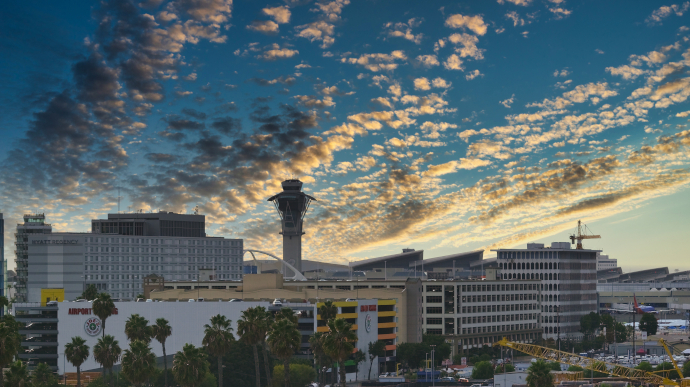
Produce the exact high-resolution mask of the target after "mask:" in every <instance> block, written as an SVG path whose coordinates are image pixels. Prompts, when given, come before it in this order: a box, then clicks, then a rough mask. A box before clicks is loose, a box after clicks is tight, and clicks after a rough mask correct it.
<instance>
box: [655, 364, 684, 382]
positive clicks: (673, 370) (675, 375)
mask: <svg viewBox="0 0 690 387" xmlns="http://www.w3.org/2000/svg"><path fill="white" fill-rule="evenodd" d="M654 371H656V372H657V373H660V372H659V371H670V372H669V373H668V378H669V379H680V376H679V375H678V371H676V367H674V366H673V364H672V363H670V362H667V361H665V362H663V363H661V364H659V365H658V366H656V369H655V370H654Z"/></svg>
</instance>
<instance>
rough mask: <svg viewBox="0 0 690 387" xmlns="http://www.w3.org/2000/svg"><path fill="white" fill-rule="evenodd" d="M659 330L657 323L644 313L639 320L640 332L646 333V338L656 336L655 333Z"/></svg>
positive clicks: (648, 314)
mask: <svg viewBox="0 0 690 387" xmlns="http://www.w3.org/2000/svg"><path fill="white" fill-rule="evenodd" d="M658 329H659V322H658V321H656V318H655V317H654V315H653V314H651V313H645V314H643V315H642V318H641V319H640V331H645V332H647V335H648V336H652V335H656V331H657V330H658Z"/></svg>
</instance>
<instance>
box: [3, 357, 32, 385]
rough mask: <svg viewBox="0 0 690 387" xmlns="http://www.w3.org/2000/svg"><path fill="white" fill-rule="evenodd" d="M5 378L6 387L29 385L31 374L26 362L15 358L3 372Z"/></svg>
mask: <svg viewBox="0 0 690 387" xmlns="http://www.w3.org/2000/svg"><path fill="white" fill-rule="evenodd" d="M5 379H7V387H27V386H29V385H30V380H31V376H30V375H29V369H28V368H27V367H26V364H25V363H24V362H22V361H21V360H17V361H15V362H14V363H12V364H11V365H10V369H9V370H7V372H5Z"/></svg>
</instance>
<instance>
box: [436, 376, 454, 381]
mask: <svg viewBox="0 0 690 387" xmlns="http://www.w3.org/2000/svg"><path fill="white" fill-rule="evenodd" d="M439 380H440V381H442V382H454V381H455V379H454V378H452V377H450V376H446V377H443V378H440V379H439Z"/></svg>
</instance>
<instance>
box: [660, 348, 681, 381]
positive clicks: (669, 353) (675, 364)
mask: <svg viewBox="0 0 690 387" xmlns="http://www.w3.org/2000/svg"><path fill="white" fill-rule="evenodd" d="M659 344H661V345H662V346H663V347H664V349H665V350H666V353H667V354H668V358H669V359H671V363H673V367H675V369H676V372H678V377H680V379H681V380H682V379H683V372H682V371H681V370H680V368H679V367H678V363H676V359H674V358H673V354H672V353H671V350H670V349H669V348H668V345H666V340H664V339H663V338H662V339H659ZM666 371H671V370H666ZM657 372H664V371H657Z"/></svg>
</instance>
